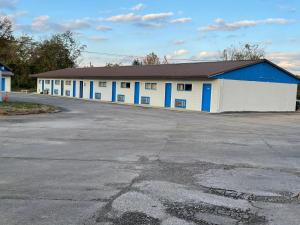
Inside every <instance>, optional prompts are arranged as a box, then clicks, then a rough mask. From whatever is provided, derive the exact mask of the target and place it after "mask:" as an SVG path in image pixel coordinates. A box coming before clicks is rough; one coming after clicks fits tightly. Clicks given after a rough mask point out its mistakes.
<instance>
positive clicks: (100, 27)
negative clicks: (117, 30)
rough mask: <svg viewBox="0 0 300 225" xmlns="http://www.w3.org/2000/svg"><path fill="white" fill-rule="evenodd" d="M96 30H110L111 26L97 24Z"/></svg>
mask: <svg viewBox="0 0 300 225" xmlns="http://www.w3.org/2000/svg"><path fill="white" fill-rule="evenodd" d="M96 30H99V31H103V32H105V31H111V30H112V28H111V27H108V26H97V27H96Z"/></svg>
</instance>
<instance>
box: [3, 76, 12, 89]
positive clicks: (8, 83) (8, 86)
mask: <svg viewBox="0 0 300 225" xmlns="http://www.w3.org/2000/svg"><path fill="white" fill-rule="evenodd" d="M3 78H5V92H11V77H10V76H3Z"/></svg>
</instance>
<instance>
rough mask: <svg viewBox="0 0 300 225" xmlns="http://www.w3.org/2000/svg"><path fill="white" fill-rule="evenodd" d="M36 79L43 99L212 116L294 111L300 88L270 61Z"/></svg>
mask: <svg viewBox="0 0 300 225" xmlns="http://www.w3.org/2000/svg"><path fill="white" fill-rule="evenodd" d="M31 77H35V78H37V93H39V94H47V95H53V96H64V97H70V98H80V99H90V100H95V101H104V102H116V103H122V104H134V105H142V106H152V107H163V108H171V109H186V110H196V111H203V112H213V113H218V112H241V111H259V112H264V111H265V112H266V111H270V112H274V111H277V112H278V111H282V112H287V111H295V106H296V95H297V85H298V84H299V83H300V80H299V79H298V78H297V77H296V76H295V75H293V74H292V73H290V72H288V71H286V70H284V69H283V68H281V67H279V66H277V65H275V64H274V63H272V62H270V61H268V60H265V59H264V60H257V61H219V62H201V63H185V64H165V65H147V66H146V65H145V66H120V67H89V68H68V69H62V70H57V71H50V72H45V73H40V74H35V75H31Z"/></svg>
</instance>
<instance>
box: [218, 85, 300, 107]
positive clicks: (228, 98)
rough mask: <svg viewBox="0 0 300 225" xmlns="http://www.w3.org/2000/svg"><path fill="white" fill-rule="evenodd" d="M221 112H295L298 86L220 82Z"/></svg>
mask: <svg viewBox="0 0 300 225" xmlns="http://www.w3.org/2000/svg"><path fill="white" fill-rule="evenodd" d="M220 90H221V95H220V96H221V104H220V111H221V112H228V111H295V105H296V93H297V84H283V83H269V82H254V81H237V80H220Z"/></svg>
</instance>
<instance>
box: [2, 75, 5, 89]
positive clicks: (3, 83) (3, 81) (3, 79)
mask: <svg viewBox="0 0 300 225" xmlns="http://www.w3.org/2000/svg"><path fill="white" fill-rule="evenodd" d="M1 91H5V78H4V77H2V80H1Z"/></svg>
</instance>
